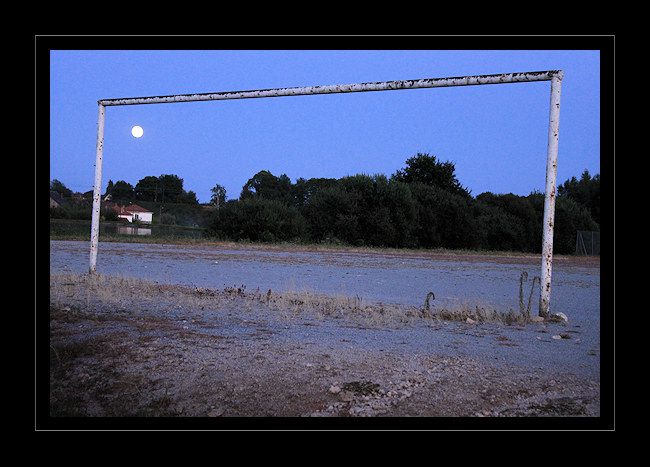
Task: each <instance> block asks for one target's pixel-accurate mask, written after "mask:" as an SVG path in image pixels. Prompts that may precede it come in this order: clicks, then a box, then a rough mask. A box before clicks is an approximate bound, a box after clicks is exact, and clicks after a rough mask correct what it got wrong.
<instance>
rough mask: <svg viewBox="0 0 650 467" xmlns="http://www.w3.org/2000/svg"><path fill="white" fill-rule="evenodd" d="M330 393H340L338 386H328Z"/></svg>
mask: <svg viewBox="0 0 650 467" xmlns="http://www.w3.org/2000/svg"><path fill="white" fill-rule="evenodd" d="M330 392H331V393H332V394H338V393H339V392H341V388H340V387H338V386H330Z"/></svg>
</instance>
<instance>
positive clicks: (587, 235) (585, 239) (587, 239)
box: [576, 230, 600, 256]
mask: <svg viewBox="0 0 650 467" xmlns="http://www.w3.org/2000/svg"><path fill="white" fill-rule="evenodd" d="M576 255H583V256H598V255H600V232H596V231H593V230H578V232H577V234H576Z"/></svg>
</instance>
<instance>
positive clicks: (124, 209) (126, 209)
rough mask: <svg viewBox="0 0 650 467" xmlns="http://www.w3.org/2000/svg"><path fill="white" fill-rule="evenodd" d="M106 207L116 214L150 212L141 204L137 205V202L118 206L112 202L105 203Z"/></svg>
mask: <svg viewBox="0 0 650 467" xmlns="http://www.w3.org/2000/svg"><path fill="white" fill-rule="evenodd" d="M106 207H107V208H109V209H112V210H113V211H116V212H117V213H118V214H133V213H136V212H152V211H149V210H147V209H145V208H143V207H142V206H138V205H137V204H131V205H129V206H119V205H117V204H113V203H106Z"/></svg>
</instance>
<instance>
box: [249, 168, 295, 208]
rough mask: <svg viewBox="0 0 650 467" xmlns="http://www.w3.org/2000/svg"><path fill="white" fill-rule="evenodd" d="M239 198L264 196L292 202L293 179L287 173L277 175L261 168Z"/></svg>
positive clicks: (269, 198)
mask: <svg viewBox="0 0 650 467" xmlns="http://www.w3.org/2000/svg"><path fill="white" fill-rule="evenodd" d="M239 198H240V199H241V200H244V199H249V198H263V199H268V200H275V201H280V202H282V203H285V204H290V203H291V179H290V178H289V177H288V176H287V175H285V174H282V175H280V176H279V177H276V176H275V175H273V174H272V173H271V172H269V171H268V170H261V171H260V172H257V173H256V174H255V175H254V176H253V178H251V179H249V180H248V181H247V182H246V184H245V185H244V186H243V188H242V192H241V195H240V196H239Z"/></svg>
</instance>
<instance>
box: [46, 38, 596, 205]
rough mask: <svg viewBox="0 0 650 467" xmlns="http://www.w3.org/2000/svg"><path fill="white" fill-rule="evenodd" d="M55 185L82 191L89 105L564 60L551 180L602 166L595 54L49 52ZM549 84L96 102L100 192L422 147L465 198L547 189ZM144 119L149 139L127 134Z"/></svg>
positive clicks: (513, 68)
mask: <svg viewBox="0 0 650 467" xmlns="http://www.w3.org/2000/svg"><path fill="white" fill-rule="evenodd" d="M50 58H51V67H50V73H51V74H50V93H51V94H50V111H51V117H50V135H51V152H50V179H54V178H57V179H59V180H61V181H62V182H63V183H65V184H66V185H67V186H68V187H69V188H71V189H72V190H74V191H81V192H84V191H87V190H91V189H92V185H93V180H94V163H95V144H96V136H97V100H99V99H103V98H117V97H139V96H150V95H167V94H181V93H195V92H197V93H202V92H219V91H236V90H248V89H266V88H274V87H288V86H310V85H327V84H347V83H359V82H367V81H388V80H401V79H417V78H439V77H448V76H461V75H474V74H492V73H507V72H519V71H539V70H549V69H563V70H564V72H565V78H564V80H563V85H562V107H561V116H560V147H559V159H558V183H562V182H564V181H565V180H566V179H567V178H570V177H571V176H574V175H575V176H579V175H580V174H581V173H582V171H583V170H584V169H588V170H589V171H590V172H591V173H592V174H595V173H600V168H599V166H600V118H599V112H600V102H599V99H600V84H599V82H600V71H599V67H600V56H599V52H598V51H409V50H406V51H252V50H251V51H52V52H51V55H50ZM549 89H550V83H549V82H539V83H520V84H503V85H491V86H469V87H455V88H438V89H416V90H402V91H387V92H369V93H352V94H334V95H319V96H297V97H283V98H271V99H244V100H233V101H216V102H193V103H178V104H155V105H136V106H124V107H107V108H106V130H105V131H106V132H105V143H104V166H103V167H104V170H103V177H102V191H103V190H104V189H105V187H106V184H107V183H108V180H109V179H111V180H113V181H114V182H115V181H117V180H126V181H127V182H129V183H131V184H133V185H135V184H136V183H137V182H138V180H140V179H141V178H143V177H145V176H147V175H156V176H157V175H160V174H176V175H179V176H180V177H181V178H183V179H184V181H185V183H184V186H185V189H186V190H194V191H195V192H196V193H197V195H198V198H199V201H201V202H207V201H209V198H210V188H211V187H213V186H214V185H215V184H216V183H219V184H221V185H223V186H225V187H226V189H227V192H228V198H229V199H230V198H237V197H238V196H239V193H240V191H241V188H242V185H243V184H244V183H246V181H247V180H248V179H249V178H250V177H252V176H253V175H254V174H255V173H257V172H258V171H260V170H263V169H266V170H270V171H271V172H272V173H273V174H275V175H280V174H282V173H286V174H287V175H288V176H289V177H290V178H291V179H292V180H293V181H295V180H296V179H297V178H298V177H304V178H311V177H335V178H339V177H342V176H345V175H353V174H357V173H367V174H377V173H382V174H386V175H391V174H392V173H394V172H395V171H396V170H397V169H400V168H402V167H403V166H404V161H405V160H406V159H407V158H408V157H410V156H413V155H415V154H416V153H418V152H426V153H429V154H433V155H435V156H437V157H438V158H439V159H440V160H445V161H446V160H449V161H452V162H454V163H455V164H456V173H457V176H458V178H459V180H460V182H461V183H462V184H463V185H464V186H467V187H468V188H469V189H470V190H471V191H472V194H473V195H478V194H480V193H482V192H484V191H491V192H494V193H515V194H519V195H527V194H529V193H530V192H531V191H533V190H539V191H544V178H545V167H546V142H547V130H548V112H549ZM133 125H140V126H141V127H143V128H144V136H143V137H142V138H139V139H136V138H133V137H132V136H131V127H132V126H133Z"/></svg>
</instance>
